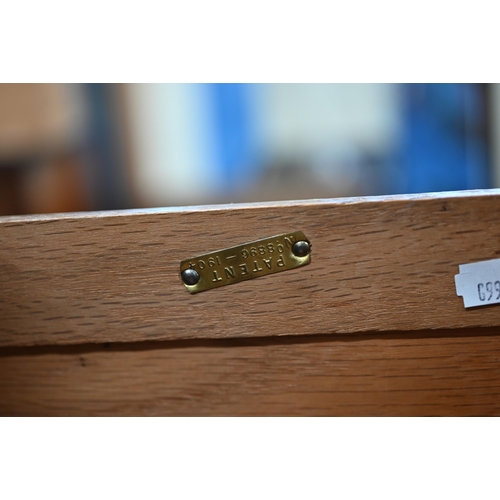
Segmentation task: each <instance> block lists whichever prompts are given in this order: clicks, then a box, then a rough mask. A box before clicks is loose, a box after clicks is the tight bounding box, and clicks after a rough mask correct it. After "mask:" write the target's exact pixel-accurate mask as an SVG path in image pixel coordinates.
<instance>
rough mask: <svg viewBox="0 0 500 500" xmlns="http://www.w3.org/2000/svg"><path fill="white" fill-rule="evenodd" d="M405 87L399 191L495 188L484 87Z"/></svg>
mask: <svg viewBox="0 0 500 500" xmlns="http://www.w3.org/2000/svg"><path fill="white" fill-rule="evenodd" d="M402 90H403V92H402V97H403V114H404V120H403V121H404V130H403V141H402V148H401V158H400V164H401V167H402V172H401V174H402V175H398V176H397V177H396V179H393V186H394V190H395V191H399V192H409V193H418V192H426V191H427V192H428V191H448V190H461V189H477V188H488V187H490V185H491V180H490V173H489V165H488V161H489V160H488V150H487V142H486V135H485V132H484V130H485V129H484V127H485V109H484V101H483V100H482V98H481V88H480V86H479V85H478V84H456V83H443V84H407V85H404V86H403V89H402ZM394 181H395V182H394Z"/></svg>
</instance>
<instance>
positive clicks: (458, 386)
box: [0, 329, 500, 416]
mask: <svg viewBox="0 0 500 500" xmlns="http://www.w3.org/2000/svg"><path fill="white" fill-rule="evenodd" d="M499 333H500V331H499V329H480V330H474V329H469V330H467V333H464V330H455V331H453V330H446V331H438V332H403V333H398V334H395V333H392V334H375V335H363V336H359V335H339V336H334V337H332V336H300V337H287V338H283V337H282V338H274V339H272V338H267V339H241V340H239V339H231V340H218V341H214V340H191V341H176V342H146V343H134V344H111V345H109V346H100V345H95V344H94V345H89V344H87V345H82V346H59V347H31V348H3V349H0V415H139V416H140V415H181V416H182V415H346V416H354V415H457V416H458V415H500V362H499V361H500V335H499Z"/></svg>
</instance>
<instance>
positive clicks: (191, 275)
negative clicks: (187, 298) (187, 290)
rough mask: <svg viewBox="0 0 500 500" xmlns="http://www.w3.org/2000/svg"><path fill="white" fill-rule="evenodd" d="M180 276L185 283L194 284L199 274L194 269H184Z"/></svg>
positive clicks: (198, 278) (198, 279)
mask: <svg viewBox="0 0 500 500" xmlns="http://www.w3.org/2000/svg"><path fill="white" fill-rule="evenodd" d="M181 278H182V281H183V282H184V283H185V284H186V285H196V283H198V281H200V275H199V274H198V272H197V271H195V270H194V269H184V271H182V273H181Z"/></svg>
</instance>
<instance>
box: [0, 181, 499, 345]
mask: <svg viewBox="0 0 500 500" xmlns="http://www.w3.org/2000/svg"><path fill="white" fill-rule="evenodd" d="M499 220H500V191H498V190H491V191H478V192H462V193H441V194H439V195H413V196H393V197H375V198H354V199H340V200H312V201H307V202H288V203H269V204H253V205H252V204H250V205H234V206H233V205H230V206H215V207H205V208H200V207H197V208H196V207H194V208H181V209H179V208H176V209H163V210H145V211H132V212H129V211H125V212H107V213H96V214H66V215H55V216H36V217H4V218H0V283H1V286H0V345H2V346H9V345H44V344H47V345H51V344H77V343H93V342H96V343H100V342H135V341H147V340H175V339H195V338H198V339H201V338H234V337H263V336H282V335H312V334H348V333H356V332H378V331H391V330H393V331H412V330H425V329H439V328H470V327H490V326H500V307H495V306H493V307H485V308H479V309H475V310H465V309H464V307H463V302H462V299H461V298H460V297H457V296H456V291H455V285H454V275H455V274H457V273H458V265H459V264H464V263H469V262H476V261H480V260H487V259H492V258H496V257H498V256H499V255H500V224H498V221H499ZM295 230H301V231H304V233H305V234H306V235H307V237H308V238H309V239H310V241H311V243H312V262H311V264H310V265H308V266H306V267H304V268H300V269H296V270H290V271H286V272H283V273H279V274H275V275H270V276H267V277H263V278H258V279H255V280H251V281H247V282H242V283H238V284H236V285H232V286H227V287H222V288H219V289H216V290H210V291H207V292H203V293H200V294H197V295H190V294H189V293H188V292H187V291H186V290H185V288H184V286H183V284H182V283H181V281H180V277H179V263H180V261H181V260H182V259H185V258H189V257H192V256H196V255H199V254H200V253H204V252H210V251H214V250H218V249H221V248H226V247H229V246H233V245H238V244H242V243H245V242H247V241H251V240H255V239H259V238H263V237H266V236H271V235H274V234H280V233H285V232H288V231H295Z"/></svg>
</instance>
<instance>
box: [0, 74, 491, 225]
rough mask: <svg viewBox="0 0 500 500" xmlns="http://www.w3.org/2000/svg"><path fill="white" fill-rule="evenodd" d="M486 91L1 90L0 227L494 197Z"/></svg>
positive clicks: (258, 87)
mask: <svg viewBox="0 0 500 500" xmlns="http://www.w3.org/2000/svg"><path fill="white" fill-rule="evenodd" d="M497 138H498V139H500V88H499V84H1V85H0V215H14V214H30V213H49V212H73V211H81V210H108V209H124V208H139V207H156V206H170V205H200V204H208V203H232V202H244V201H271V200H286V199H306V198H331V197H340V196H358V195H376V194H394V193H418V192H428V191H447V190H461V189H475V188H490V187H497V186H499V185H500V140H497Z"/></svg>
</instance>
